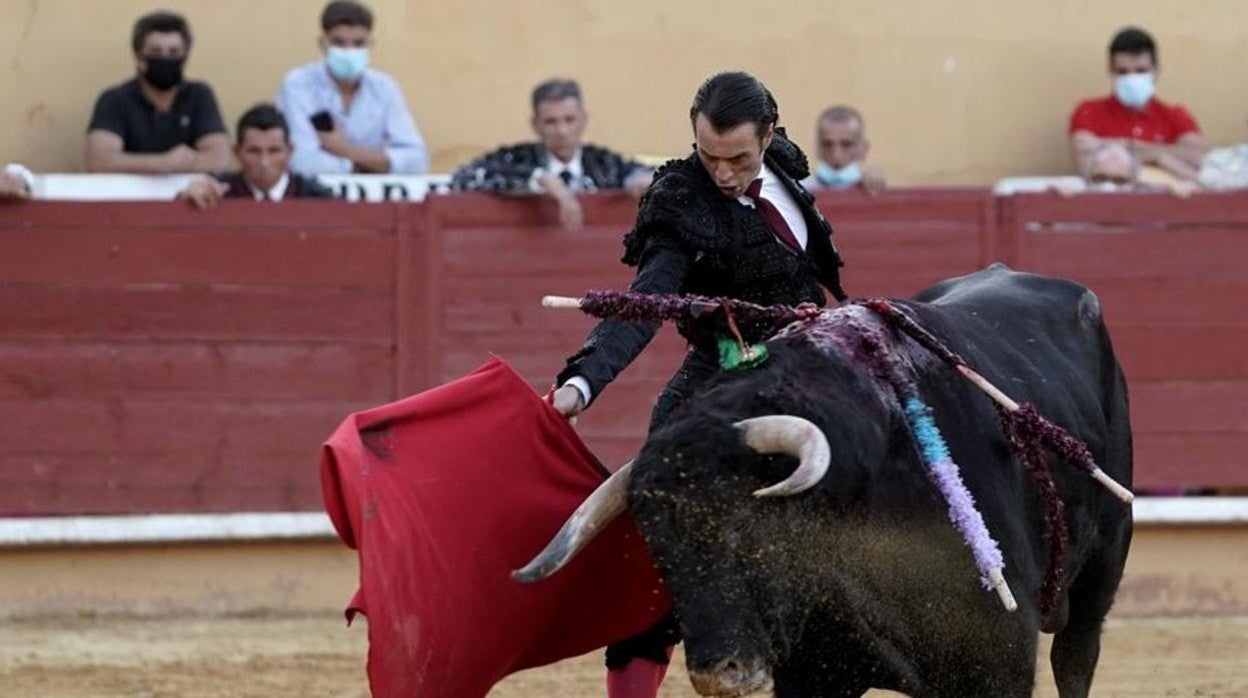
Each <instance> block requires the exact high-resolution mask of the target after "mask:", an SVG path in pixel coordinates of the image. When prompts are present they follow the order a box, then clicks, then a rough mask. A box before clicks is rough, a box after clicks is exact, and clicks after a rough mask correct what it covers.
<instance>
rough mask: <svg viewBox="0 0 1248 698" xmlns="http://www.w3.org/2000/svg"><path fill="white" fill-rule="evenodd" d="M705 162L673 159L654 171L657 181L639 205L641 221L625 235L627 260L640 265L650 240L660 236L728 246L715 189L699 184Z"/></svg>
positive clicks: (699, 246)
mask: <svg viewBox="0 0 1248 698" xmlns="http://www.w3.org/2000/svg"><path fill="white" fill-rule="evenodd" d="M700 167H701V164H699V163H698V162H696V161H694V160H692V159H691V158H685V159H683V160H669V161H667V162H666V163H664V164H663V165H662V166H661V167H659V169H658V170H656V171H655V173H654V181H653V183H652V184H651V185H650V188H649V189H647V190H646V193H645V194H644V195H643V196H642V197H641V202H640V203H639V204H638V206H637V224H636V225H635V226H634V227H633V229H632V230H631V231H630V232H629V233H628V235H626V236H625V237H624V263H625V264H630V265H636V264H637V263H638V262H639V261H640V260H641V252H642V250H644V249H645V246H646V243H647V242H648V241H649V240H650V239H651V238H652V237H655V236H657V235H670V236H674V237H675V238H676V240H677V241H678V242H680V243H681V244H683V245H684V246H686V247H690V248H693V249H700V250H712V249H718V248H720V247H724V246H725V245H726V244H727V240H726V238H724V237H723V236H721V235H720V234H719V231H718V229H717V226H716V225H715V216H714V213H713V212H712V210H711V205H710V202H709V197H710V196H712V195H715V192H714V191H711V190H708V189H707V188H705V187H700V186H698V180H697V175H698V170H697V169H695V168H700Z"/></svg>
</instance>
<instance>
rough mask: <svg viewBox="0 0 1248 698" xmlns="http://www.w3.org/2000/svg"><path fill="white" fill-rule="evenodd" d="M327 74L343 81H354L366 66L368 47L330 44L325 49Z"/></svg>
mask: <svg viewBox="0 0 1248 698" xmlns="http://www.w3.org/2000/svg"><path fill="white" fill-rule="evenodd" d="M325 65H327V66H328V67H329V74H330V75H333V76H334V77H335V78H337V79H338V80H341V81H343V82H355V81H356V80H358V79H359V77H360V76H361V75H363V74H364V69H365V68H367V67H368V49H366V48H340V47H338V46H330V47H329V48H328V49H326V51H325Z"/></svg>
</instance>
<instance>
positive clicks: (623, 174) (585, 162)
mask: <svg viewBox="0 0 1248 698" xmlns="http://www.w3.org/2000/svg"><path fill="white" fill-rule="evenodd" d="M545 166H546V149H545V148H544V147H543V146H542V144H541V143H519V144H516V145H509V146H505V147H502V148H499V149H498V150H495V151H493V152H490V153H486V154H485V155H482V156H481V157H479V158H477V159H476V160H473V161H472V162H470V163H468V164H466V165H462V166H461V167H459V169H457V170H455V173H454V174H453V175H452V176H451V189H453V190H455V191H483V192H490V193H494V194H516V193H524V192H529V191H532V189H531V183H530V182H531V179H532V177H533V173H534V172H535V171H536V170H539V169H541V168H543V167H545ZM581 168H582V170H583V171H584V177H582V178H581V180H580V181H579V182H572V183H570V185H571V186H572V188H573V189H575V190H577V191H598V190H600V189H622V188H623V187H624V183H625V182H626V181H627V180H628V178H629V177H631V176H633V175H634V174H637V173H638V172H640V171H644V170H645V169H646V167H645V166H644V165H642V164H641V163H640V162H637V161H636V160H631V159H629V158H626V157H624V156H623V155H620V154H619V153H615V152H612V151H610V150H607V149H606V148H600V147H598V146H596V145H582V146H581Z"/></svg>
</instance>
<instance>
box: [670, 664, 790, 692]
mask: <svg viewBox="0 0 1248 698" xmlns="http://www.w3.org/2000/svg"><path fill="white" fill-rule="evenodd" d="M689 680H690V681H692V682H693V690H695V691H697V692H698V694H699V695H703V696H748V695H750V694H751V693H758V692H760V691H770V690H771V689H772V681H771V668H770V667H768V666H767V663H766V662H764V661H763V660H761V659H749V660H741V659H725V660H723V661H721V662H719V663H718V664H716V665H715V666H714V667H712V668H710V669H709V670H704V671H699V670H696V669H694V668H693V667H690V668H689Z"/></svg>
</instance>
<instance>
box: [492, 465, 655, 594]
mask: <svg viewBox="0 0 1248 698" xmlns="http://www.w3.org/2000/svg"><path fill="white" fill-rule="evenodd" d="M632 470H633V461H631V460H630V461H629V462H627V463H625V464H624V467H622V468H620V469H619V470H617V471H615V472H614V473H612V474H611V477H609V478H607V480H606V482H603V483H602V484H601V485H598V489H596V490H594V491H593V493H592V494H590V495H589V496H588V497H586V498H585V501H583V502H581V505H580V506H579V507H577V508H576V511H574V512H572V515H571V516H569V517H568V520H567V521H565V522H564V524H563V528H560V529H559V532H558V533H556V534H555V537H554V538H553V539H551V541H550V542H549V543H547V544H546V547H545V548H543V549H542V552H540V553H538V554H537V557H535V558H533V559H532V560H531V561H530V562H529V564H527V565H525V566H524V567H521V568H520V569H518V570H515V571H513V572H512V573H511V578H512V579H514V580H516V581H517V582H525V583H530V582H536V581H540V580H542V579H545V578H547V577H549V576H550V575H552V574H554V573H555V572H558V571H559V569H560V568H561V567H563V566H564V565H566V564H568V562H569V561H571V560H572V558H574V557H576V554H577V553H579V552H581V549H582V548H584V547H585V546H586V545H589V542H590V541H592V540H593V539H594V537H595V536H597V535H598V533H599V532H600V531H602V529H604V528H606V527H607V524H609V523H611V522H612V521H613V520H614V519H615V517H617V516H619V515H620V512H622V511H624V509H625V507H626V506H627V505H628V500H627V496H628V479H629V477H630V475H631V473H632Z"/></svg>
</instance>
